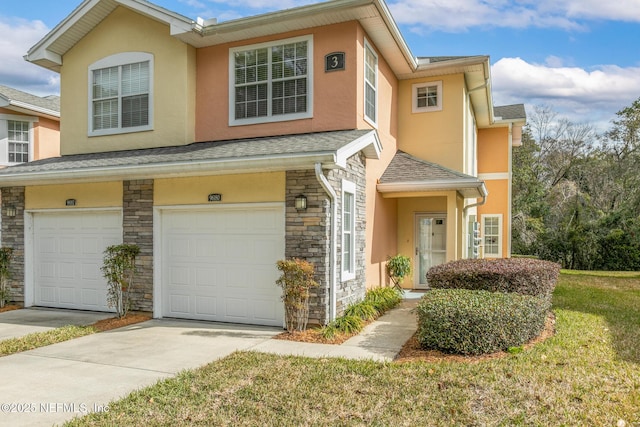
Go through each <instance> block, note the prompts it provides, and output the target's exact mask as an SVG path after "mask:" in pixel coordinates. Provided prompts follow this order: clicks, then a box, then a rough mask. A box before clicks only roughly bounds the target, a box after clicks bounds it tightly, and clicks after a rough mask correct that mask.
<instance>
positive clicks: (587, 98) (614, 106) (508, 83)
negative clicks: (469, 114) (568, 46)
mask: <svg viewBox="0 0 640 427" xmlns="http://www.w3.org/2000/svg"><path fill="white" fill-rule="evenodd" d="M553 64H556V65H557V66H553ZM491 72H492V81H493V95H494V102H495V104H496V105H501V104H512V103H525V104H526V105H527V106H528V107H532V106H534V105H542V104H545V105H550V106H551V107H553V108H554V109H555V110H556V111H557V112H559V113H560V114H561V115H563V116H565V117H567V118H569V119H570V120H572V121H574V122H590V123H592V124H594V125H596V126H597V127H598V128H599V129H600V130H604V129H605V128H606V127H607V124H608V122H609V121H610V120H611V119H613V118H615V113H616V112H617V111H619V110H621V109H622V108H624V107H626V106H629V105H630V104H631V103H632V102H633V101H634V100H635V99H637V98H638V96H640V77H639V76H640V67H628V68H623V67H619V66H617V65H603V66H598V67H594V68H593V69H591V70H585V69H583V68H578V67H566V66H562V65H561V61H560V60H559V58H555V57H553V58H549V59H548V60H547V61H546V63H545V64H532V63H528V62H526V61H524V60H522V59H521V58H503V59H501V60H499V61H498V62H496V63H495V64H494V65H493V67H492V69H491Z"/></svg>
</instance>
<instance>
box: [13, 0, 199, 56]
mask: <svg viewBox="0 0 640 427" xmlns="http://www.w3.org/2000/svg"><path fill="white" fill-rule="evenodd" d="M101 1H103V0H85V1H84V2H82V3H81V4H80V5H79V6H78V7H76V8H75V9H74V10H73V11H72V12H71V13H70V14H69V15H68V16H67V17H66V18H65V19H63V20H62V21H61V22H60V23H59V24H58V25H56V26H55V27H54V28H53V30H51V31H50V32H49V33H48V34H47V35H46V36H44V37H43V38H42V39H41V40H40V41H39V42H38V43H36V44H35V45H34V46H33V47H32V48H31V49H29V51H28V52H27V54H26V55H25V56H24V59H25V60H27V61H29V62H34V63H37V62H43V61H47V62H50V63H53V64H57V65H62V57H61V56H60V55H58V54H55V53H53V52H50V51H49V50H48V48H49V46H51V45H52V44H53V43H54V42H55V41H56V40H57V39H58V38H59V37H60V36H62V35H63V34H65V33H66V32H67V31H69V30H70V29H72V28H73V26H74V25H76V24H77V23H78V22H79V21H81V20H82V19H83V18H84V16H85V15H86V14H87V13H88V12H89V11H90V10H91V9H93V8H94V7H95V6H96V5H97V4H98V3H100V2H101ZM114 1H115V3H117V4H121V5H123V6H125V7H127V8H129V9H132V10H135V11H137V12H139V13H141V14H144V15H146V16H149V17H150V18H152V19H155V20H157V21H160V22H164V23H166V24H168V25H169V26H170V28H171V34H172V35H173V34H182V33H184V32H187V31H192V28H193V24H194V22H193V20H191V19H189V18H187V17H186V16H182V15H180V14H177V13H174V12H171V11H169V10H167V9H164V8H162V7H160V6H157V5H155V4H153V3H150V2H147V1H142V0H114Z"/></svg>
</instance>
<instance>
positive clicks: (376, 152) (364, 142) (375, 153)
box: [336, 130, 382, 168]
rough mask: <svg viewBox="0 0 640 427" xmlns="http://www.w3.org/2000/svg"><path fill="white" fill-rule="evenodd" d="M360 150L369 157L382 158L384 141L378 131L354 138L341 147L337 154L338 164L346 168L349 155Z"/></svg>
mask: <svg viewBox="0 0 640 427" xmlns="http://www.w3.org/2000/svg"><path fill="white" fill-rule="evenodd" d="M360 151H362V152H363V153H364V155H365V157H366V158H368V159H376V160H379V159H380V153H381V152H382V143H381V142H380V138H379V137H378V132H376V131H375V130H372V131H371V132H369V133H367V134H365V135H363V136H361V137H360V138H358V139H355V140H353V141H352V142H350V143H349V144H347V145H345V146H344V147H341V148H339V149H338V151H337V155H336V164H337V165H338V166H340V167H343V168H346V167H347V160H348V159H349V157H351V156H353V155H354V154H356V153H359V152H360Z"/></svg>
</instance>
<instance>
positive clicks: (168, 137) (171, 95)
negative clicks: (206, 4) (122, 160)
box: [60, 7, 196, 155]
mask: <svg viewBox="0 0 640 427" xmlns="http://www.w3.org/2000/svg"><path fill="white" fill-rule="evenodd" d="M169 33H170V29H169V26H168V25H165V24H161V23H159V22H157V21H154V20H152V19H150V18H146V17H144V16H142V15H140V14H138V13H134V12H132V11H129V10H128V9H126V8H124V7H118V8H116V9H115V10H114V11H113V12H112V13H111V14H110V15H109V16H108V17H107V18H106V19H105V20H103V21H102V22H101V23H100V24H98V25H97V26H96V27H95V28H94V29H93V30H92V31H91V32H90V33H88V34H87V35H86V36H85V37H84V38H83V39H82V40H80V41H79V42H78V43H77V44H76V45H75V46H74V47H73V48H71V50H69V51H68V52H67V53H66V55H65V56H64V58H63V66H62V70H61V73H60V76H61V77H60V87H61V106H60V109H61V122H62V126H61V141H62V146H61V150H60V151H61V153H62V154H63V155H68V154H78V153H94V152H104V151H117V150H126V149H139V148H151V147H162V146H173V145H184V144H188V143H191V142H193V139H194V130H195V91H196V87H195V74H196V69H195V66H196V64H195V60H196V55H195V48H193V47H191V46H189V45H187V44H185V43H183V42H181V41H180V40H178V39H176V38H174V37H171V35H170V34H169ZM123 52H146V53H151V54H153V58H154V69H153V104H152V105H153V130H151V131H146V132H133V133H124V134H118V135H108V136H92V137H89V136H88V112H89V111H88V110H89V109H88V102H89V101H88V96H89V95H88V76H89V72H88V69H89V66H90V65H91V64H93V63H94V62H96V61H98V60H100V59H103V58H106V57H108V56H110V55H114V54H117V53H123Z"/></svg>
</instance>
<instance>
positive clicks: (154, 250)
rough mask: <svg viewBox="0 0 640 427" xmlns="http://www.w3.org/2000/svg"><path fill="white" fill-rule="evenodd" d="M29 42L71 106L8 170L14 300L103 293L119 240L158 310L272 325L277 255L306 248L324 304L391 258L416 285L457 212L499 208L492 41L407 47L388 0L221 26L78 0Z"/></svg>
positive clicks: (79, 304)
mask: <svg viewBox="0 0 640 427" xmlns="http://www.w3.org/2000/svg"><path fill="white" fill-rule="evenodd" d="M27 60H29V61H31V62H33V63H36V64H38V65H40V66H43V67H46V68H49V69H51V70H55V71H59V72H60V76H61V87H62V108H61V111H62V119H63V120H62V145H61V153H62V156H61V157H60V158H58V159H55V160H53V161H41V162H33V163H30V164H28V165H24V166H21V167H14V168H9V169H7V170H6V171H0V187H2V194H3V209H2V215H3V221H4V220H5V216H6V215H5V205H6V204H8V203H12V204H13V205H14V206H16V207H17V210H18V215H16V217H19V218H20V219H21V220H23V221H24V223H25V226H24V235H22V236H18V237H17V238H16V239H15V241H14V242H3V244H14V245H20V244H23V245H24V257H22V258H18V259H17V260H16V261H17V266H16V268H24V274H23V277H24V279H22V276H21V275H16V276H14V277H16V278H15V279H14V283H13V286H14V290H15V293H16V294H17V295H20V297H22V298H23V301H24V304H25V305H26V306H30V305H44V306H50V307H67V308H83V309H91V310H107V309H108V308H107V306H106V298H105V292H106V286H105V284H104V281H103V279H102V278H101V275H100V269H99V267H100V265H101V262H102V251H103V250H104V247H105V246H106V245H108V244H112V243H120V242H124V243H135V244H137V245H139V246H140V247H141V256H140V259H139V265H138V266H139V269H138V279H137V290H136V295H135V297H134V304H135V308H137V309H143V310H152V311H153V313H154V316H155V317H180V318H190V319H203V320H215V321H227V322H241V323H255V324H266V325H277V326H280V325H282V321H283V308H282V303H281V302H280V298H279V296H280V291H279V289H278V288H277V287H276V286H275V280H276V278H277V276H278V274H277V270H276V269H275V262H276V261H277V260H278V259H282V258H284V257H301V258H305V259H307V260H309V261H311V262H313V263H314V264H315V266H316V271H317V280H318V282H319V283H320V287H319V289H317V290H316V291H315V294H314V296H313V298H312V308H311V317H312V321H315V322H318V323H324V322H327V321H328V320H330V319H332V318H334V317H336V316H337V315H339V314H340V313H341V312H342V311H343V310H344V308H346V306H347V305H348V304H349V303H351V302H354V301H356V300H358V299H360V298H362V296H363V295H364V291H365V289H366V287H367V286H379V285H384V284H385V283H386V278H385V272H384V270H385V262H386V260H387V258H388V257H389V256H392V255H395V254H397V253H399V252H401V253H405V254H407V255H411V256H412V257H413V256H415V260H416V262H417V264H418V265H419V267H416V270H417V271H419V273H418V275H417V276H416V278H415V279H414V280H413V281H412V282H411V283H408V286H411V287H419V286H420V285H421V284H423V283H424V282H423V280H422V276H423V273H424V269H426V268H427V267H428V265H429V263H431V264H434V263H437V262H444V261H447V260H452V259H457V258H461V257H465V256H471V255H472V254H473V251H474V249H475V248H474V247H470V248H469V247H468V241H469V235H470V232H469V230H470V228H473V227H472V226H470V225H469V220H470V219H474V218H477V215H492V214H496V215H503V218H504V220H503V221H502V223H501V225H503V226H506V224H507V223H508V212H507V211H500V212H493V211H489V210H488V211H486V213H484V211H481V210H480V209H481V208H480V207H477V205H479V204H482V203H485V206H487V205H488V200H490V198H491V196H487V194H488V192H487V187H489V186H488V185H487V184H485V182H484V181H483V180H481V179H480V178H479V175H478V174H479V173H480V172H482V173H492V172H491V171H492V169H491V167H490V166H487V167H486V169H482V167H481V163H479V158H481V157H480V156H479V152H480V151H482V150H484V149H489V150H492V149H500V150H506V151H507V154H506V156H507V158H508V151H509V150H510V148H509V146H508V144H509V143H510V141H508V138H507V137H508V135H510V134H511V133H510V132H511V131H512V130H513V129H512V128H517V127H519V126H521V124H522V121H523V120H524V117H523V115H520V116H518V117H511V118H509V117H506V118H505V117H503V118H502V119H501V120H496V117H495V116H496V115H495V114H494V108H493V106H492V101H491V91H490V76H489V62H488V58H487V57H470V58H463V59H460V58H449V59H447V58H439V59H438V60H427V59H424V58H422V59H418V58H415V57H414V56H413V55H412V54H411V52H410V50H409V48H408V47H407V45H406V43H405V42H404V40H403V38H402V36H401V34H400V32H399V30H398V28H397V27H396V25H395V23H394V21H393V18H392V16H391V14H390V12H389V10H388V8H387V6H386V5H385V3H384V2H383V1H381V0H334V1H328V2H325V3H318V4H314V5H310V6H304V7H300V8H295V9H288V10H283V11H279V12H275V13H269V14H265V15H259V16H254V17H249V18H242V19H238V20H233V21H228V22H222V23H217V22H215V21H202V20H200V19H198V20H195V21H194V20H191V19H189V18H186V17H183V16H181V15H178V14H175V13H173V12H170V11H168V10H166V9H163V8H161V7H158V6H156V5H153V4H152V3H149V2H147V1H142V0H85V1H84V2H82V3H81V4H80V6H78V8H76V9H75V10H74V11H73V12H72V13H71V14H70V15H69V16H68V17H67V18H66V19H65V20H64V21H62V22H61V23H60V24H59V25H58V26H57V27H56V28H54V29H53V30H52V32H51V33H49V34H48V35H47V36H45V37H44V38H43V39H42V40H41V41H40V42H39V43H38V44H36V45H35V46H34V47H33V48H32V49H31V50H30V51H29V52H28V54H27ZM434 105H435V106H436V107H437V108H436V109H433V108H432V107H433V106H434ZM485 129H486V130H487V131H488V134H487V136H486V137H484V136H483V134H484V131H485ZM494 129H498V131H494ZM489 134H490V135H489ZM501 138H502V139H504V141H503V140H502V139H501ZM485 139H486V140H487V141H488V142H487V143H486V144H485V142H484V140H485ZM494 140H495V141H494ZM487 158H488V159H490V158H491V155H488V157H487ZM489 163H491V162H490V160H489ZM507 169H508V168H507ZM502 172H503V171H502V170H500V173H502ZM506 173H507V176H506V179H507V181H509V176H508V173H509V171H508V170H507V171H506ZM490 178H495V179H497V178H503V175H495V176H494V175H491V176H490ZM507 193H508V191H507ZM5 194H6V195H7V196H10V197H5ZM503 196H504V197H505V198H508V194H505V195H503ZM503 196H500V197H503ZM5 199H6V201H5ZM495 208H496V209H498V205H496V207H495ZM491 209H493V208H491ZM16 217H14V219H13V221H14V222H15V221H17V219H16ZM487 217H489V216H487ZM7 219H8V220H9V221H11V219H10V218H7ZM499 233H500V237H501V238H502V237H503V236H504V238H505V239H507V238H508V233H507V232H506V229H501V230H499ZM20 239H22V240H20ZM438 239H439V240H438ZM436 240H438V244H435V245H434V244H433V242H434V241H436ZM438 245H439V246H438ZM501 255H502V256H508V255H509V254H508V247H506V246H505V248H504V249H503V251H502V252H501Z"/></svg>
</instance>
